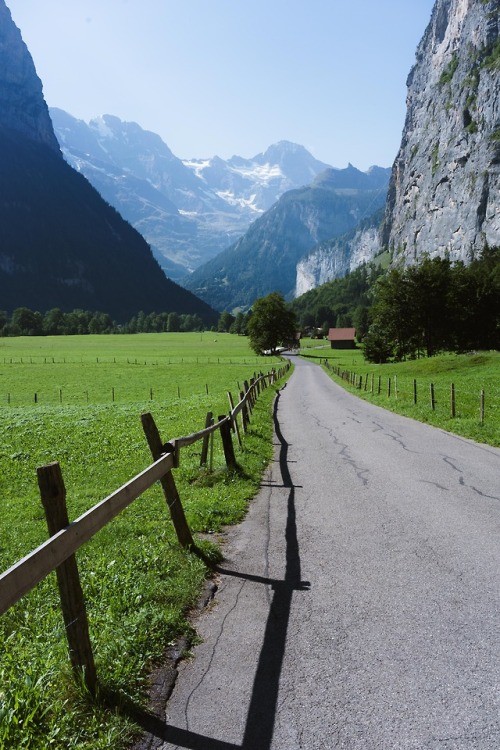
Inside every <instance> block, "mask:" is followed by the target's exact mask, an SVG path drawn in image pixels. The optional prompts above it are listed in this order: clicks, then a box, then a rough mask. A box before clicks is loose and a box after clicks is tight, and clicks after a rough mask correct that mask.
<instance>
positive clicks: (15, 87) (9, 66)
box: [0, 0, 59, 152]
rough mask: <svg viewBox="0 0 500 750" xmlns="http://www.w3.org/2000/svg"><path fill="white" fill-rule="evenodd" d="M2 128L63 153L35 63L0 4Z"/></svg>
mask: <svg viewBox="0 0 500 750" xmlns="http://www.w3.org/2000/svg"><path fill="white" fill-rule="evenodd" d="M0 128H2V129H7V130H11V131H14V132H16V133H18V134H20V135H22V136H25V137H27V138H29V139H30V140H32V141H35V142H37V143H41V144H44V145H46V146H49V147H50V148H51V149H53V150H54V151H57V152H59V144H58V142H57V138H56V137H55V135H54V131H53V128H52V123H51V120H50V117H49V110H48V108H47V105H46V103H45V100H44V98H43V94H42V82H41V81H40V79H39V78H38V76H37V74H36V70H35V66H34V63H33V59H32V57H31V55H30V53H29V51H28V48H27V47H26V45H25V44H24V42H23V40H22V37H21V32H20V31H19V29H18V28H17V26H16V25H15V24H14V22H13V20H12V17H11V14H10V10H9V9H8V8H7V6H6V5H5V2H4V0H0Z"/></svg>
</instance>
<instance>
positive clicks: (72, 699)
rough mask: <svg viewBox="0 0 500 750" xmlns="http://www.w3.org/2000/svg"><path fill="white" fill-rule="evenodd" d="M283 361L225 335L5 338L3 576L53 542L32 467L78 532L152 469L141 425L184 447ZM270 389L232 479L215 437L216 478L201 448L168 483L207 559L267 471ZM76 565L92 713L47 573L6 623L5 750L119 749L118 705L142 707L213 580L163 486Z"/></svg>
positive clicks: (1, 632)
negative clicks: (97, 697) (50, 476)
mask: <svg viewBox="0 0 500 750" xmlns="http://www.w3.org/2000/svg"><path fill="white" fill-rule="evenodd" d="M278 362H279V360H278V359H277V358H272V357H265V358H264V357H257V356H256V355H255V354H253V352H252V351H251V350H250V348H249V345H248V341H247V339H246V338H244V337H240V336H231V335H229V334H220V333H218V334H214V333H192V334H156V335H154V334H149V335H147V334H142V335H141V334H139V335H134V336H72V337H64V336H58V337H53V338H50V337H44V338H37V337H30V338H4V339H1V340H0V411H1V417H2V419H1V425H0V435H1V438H0V489H1V494H2V519H1V522H0V568H1V570H5V569H6V568H8V567H9V566H10V565H12V564H13V563H14V562H15V561H16V560H18V559H19V558H21V557H22V556H23V555H25V554H27V553H28V552H29V551H31V550H32V549H34V548H35V547H36V546H37V545H38V544H40V543H42V542H43V541H45V540H46V538H47V530H46V524H45V519H44V514H43V509H42V505H41V501H40V498H39V494H38V486H37V479H36V467H37V466H41V465H45V464H47V463H50V462H51V461H54V460H57V461H59V463H60V464H61V469H62V472H63V476H64V480H65V485H66V491H67V504H68V511H69V516H70V520H71V519H74V518H76V517H78V516H79V515H81V514H82V513H83V512H85V510H87V509H88V508H90V507H92V506H93V505H94V504H95V503H97V502H98V501H100V500H102V499H103V498H104V497H105V496H106V495H108V494H109V493H110V492H112V491H113V490H115V489H117V488H118V487H119V486H120V485H121V484H123V483H124V482H126V481H127V480H128V479H130V478H131V477H132V476H134V475H135V474H136V473H138V472H140V471H142V469H144V468H145V467H146V466H148V465H149V464H150V463H151V456H150V453H149V449H148V447H147V443H146V440H145V438H144V436H143V433H142V428H141V424H140V414H141V413H142V412H144V411H150V412H151V413H152V414H153V416H154V418H155V420H156V422H157V424H158V428H159V430H160V433H161V436H162V438H163V440H165V441H166V440H168V439H172V438H174V437H180V436H183V435H188V434H190V433H191V432H194V431H195V430H198V429H201V428H202V427H203V426H204V421H205V417H206V414H207V412H208V411H212V412H213V413H214V415H216V416H217V415H218V414H225V413H227V412H228V399H227V391H231V392H232V393H233V396H234V397H235V398H236V396H237V395H238V386H239V385H240V386H241V385H242V383H243V381H244V380H248V379H249V378H250V377H252V376H253V374H254V372H259V371H261V370H262V371H263V372H268V371H269V370H270V369H271V368H272V367H273V365H277V364H278ZM275 390H276V389H275V388H274V387H272V388H269V389H267V390H266V391H264V392H263V394H261V396H260V397H259V399H258V401H257V405H256V408H255V409H254V411H253V414H252V417H251V425H250V429H249V432H248V433H247V435H246V436H245V438H244V450H243V451H240V450H239V449H238V448H237V447H236V446H235V450H236V456H237V460H238V462H239V463H240V465H241V471H240V472H238V473H230V472H228V471H227V470H226V469H225V468H224V467H225V464H224V458H223V453H222V449H221V446H220V445H219V442H220V441H219V440H218V439H217V437H216V438H215V440H214V452H213V471H212V472H209V471H208V469H206V468H204V469H203V468H201V469H200V466H199V464H200V450H201V446H200V444H199V443H197V444H195V445H193V446H192V447H191V448H189V449H187V450H185V451H183V453H182V461H181V466H180V468H179V469H176V470H175V480H176V483H177V486H178V489H179V494H180V497H181V499H182V501H183V505H184V508H185V512H186V516H187V519H188V522H189V524H190V526H191V529H192V531H193V533H194V534H195V536H196V538H197V541H198V543H199V544H200V546H202V548H203V549H204V551H205V553H206V555H207V556H208V557H209V558H210V557H211V558H212V559H214V560H215V559H218V557H219V556H220V544H222V543H223V536H221V535H220V532H221V530H223V527H224V526H225V525H226V524H232V523H235V522H237V521H239V520H240V519H241V518H242V517H243V516H244V514H245V510H246V508H247V504H248V501H249V499H250V498H251V497H253V495H254V494H255V492H256V491H257V490H258V487H259V483H260V479H261V475H262V472H263V470H264V468H265V467H266V465H267V464H268V462H269V460H270V458H271V455H272V439H271V436H272V419H271V404H272V400H273V396H274V393H275ZM8 394H10V395H8ZM35 394H37V398H36V400H35ZM113 398H114V400H113ZM77 561H78V566H79V570H80V575H81V579H82V587H83V591H84V595H85V598H86V601H87V609H88V616H89V622H90V630H91V633H90V635H91V640H92V644H93V649H94V656H95V660H96V667H97V673H98V679H99V683H100V691H101V693H100V694H101V698H102V700H101V701H98V702H97V703H93V702H92V701H91V700H90V699H89V697H88V696H87V695H86V694H85V690H84V689H83V687H81V686H76V685H75V684H74V683H73V678H72V674H71V669H70V666H69V660H68V655H67V643H66V638H65V634H64V627H63V620H62V615H61V612H60V609H59V604H58V594H57V588H56V581H55V575H54V574H52V575H51V576H49V577H48V578H47V579H45V580H44V581H43V582H42V583H41V584H39V585H38V586H37V587H36V588H35V589H34V590H33V591H32V592H31V593H30V594H29V595H27V596H26V597H24V598H23V599H22V600H21V601H20V602H18V604H16V605H15V606H14V607H12V608H11V609H10V610H9V611H8V612H7V613H5V614H4V615H3V616H2V617H1V618H0V642H1V656H0V747H1V748H23V747H26V748H28V747H29V748H30V749H33V750H38V749H40V750H42V748H43V750H46V749H47V748H49V747H50V748H61V749H62V748H64V749H65V750H67V749H68V748H72V749H73V748H74V749H75V750H76V749H77V748H78V750H83V749H85V750H90V749H92V750H99V748H114V750H118V749H119V748H123V747H127V746H128V743H129V741H130V738H131V737H132V736H133V734H134V732H135V731H136V728H135V726H134V724H133V721H132V720H131V719H129V718H127V710H126V706H127V705H128V704H130V703H131V704H134V705H140V704H144V701H145V700H146V691H147V684H148V671H149V669H150V667H151V666H152V665H154V664H155V663H156V662H158V661H159V660H160V659H161V657H162V656H163V655H164V653H165V651H166V649H167V647H168V646H169V645H171V644H173V643H174V642H176V641H177V639H179V638H181V637H185V638H187V642H188V643H189V641H190V640H191V639H192V638H193V632H192V629H191V625H190V623H189V619H188V616H187V615H188V612H189V609H190V608H191V607H192V606H193V605H194V604H195V602H196V601H197V598H198V596H199V593H200V590H201V587H202V585H203V582H204V580H205V578H206V577H207V576H209V575H210V570H209V569H208V568H207V566H206V565H205V564H204V563H203V562H202V561H201V560H200V559H199V558H198V557H196V556H194V555H193V554H191V553H189V552H186V551H183V550H182V549H181V548H180V547H179V545H178V543H177V540H176V538H175V535H174V532H173V529H172V525H171V522H170V519H169V515H168V511H167V508H166V503H165V500H164V498H163V495H162V492H161V489H160V487H159V486H155V487H154V488H152V489H151V490H149V491H148V492H146V493H145V494H144V495H143V496H142V497H141V498H139V499H138V500H137V501H136V502H134V503H133V504H132V505H131V506H130V507H129V508H128V509H127V510H125V511H124V512H123V513H122V514H120V516H118V517H117V518H116V519H115V520H114V521H112V522H111V523H110V524H109V525H108V526H107V527H105V528H104V529H103V530H102V531H100V532H99V533H98V534H97V535H96V536H95V537H94V538H93V539H92V540H91V541H90V542H89V543H87V544H86V545H84V547H83V548H82V549H81V550H80V551H79V552H78V553H77ZM110 698H112V700H111V703H110ZM116 706H118V708H117V707H116Z"/></svg>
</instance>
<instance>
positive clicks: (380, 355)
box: [291, 247, 500, 363]
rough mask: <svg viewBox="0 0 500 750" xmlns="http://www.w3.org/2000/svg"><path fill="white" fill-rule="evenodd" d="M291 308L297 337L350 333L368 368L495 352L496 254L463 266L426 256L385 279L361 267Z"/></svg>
mask: <svg viewBox="0 0 500 750" xmlns="http://www.w3.org/2000/svg"><path fill="white" fill-rule="evenodd" d="M291 306H292V309H293V310H294V311H295V313H296V314H297V318H298V321H299V326H300V328H301V329H308V328H309V329H310V328H320V329H323V333H326V331H327V329H328V328H330V327H334V328H342V327H350V326H354V327H355V328H356V333H357V338H358V341H359V342H361V343H362V344H363V346H364V352H365V357H366V358H367V359H368V360H369V361H372V362H378V363H382V362H388V361H401V360H404V359H410V358H415V357H419V356H432V355H434V354H437V353H438V352H443V351H453V352H464V351H469V350H476V349H482V350H484V349H500V248H498V247H497V248H489V247H485V249H484V250H483V251H482V253H480V254H479V255H478V256H477V257H473V258H472V259H471V261H470V263H468V264H466V263H464V262H462V261H451V260H450V259H449V258H430V257H427V256H426V257H424V258H423V259H422V260H421V261H420V262H419V263H416V264H414V265H411V266H406V267H402V268H394V267H393V268H390V269H389V270H388V271H385V272H384V271H383V270H382V268H381V267H380V266H376V265H373V264H372V265H367V266H362V267H360V268H358V269H356V270H355V271H354V272H353V273H351V274H348V275H347V276H345V277H344V278H341V279H334V280H333V281H330V282H328V283H327V284H324V285H323V286H321V287H318V288H317V289H313V290H311V291H310V292H307V294H304V295H303V296H301V297H299V298H298V299H296V300H294V302H293V303H291Z"/></svg>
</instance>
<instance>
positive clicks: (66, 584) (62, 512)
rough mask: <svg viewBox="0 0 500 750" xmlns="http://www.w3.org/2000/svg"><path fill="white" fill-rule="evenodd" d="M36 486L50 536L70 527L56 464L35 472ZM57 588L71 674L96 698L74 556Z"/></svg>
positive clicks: (63, 566)
mask: <svg viewBox="0 0 500 750" xmlns="http://www.w3.org/2000/svg"><path fill="white" fill-rule="evenodd" d="M37 476H38V487H39V488H40V497H41V499H42V503H43V507H44V510H45V517H46V519H47V526H48V529H49V534H50V536H54V534H57V533H58V532H59V531H61V530H62V529H64V528H66V527H67V526H69V519H68V511H67V508H66V488H65V486H64V480H63V477H62V472H61V467H60V466H59V464H58V463H57V462H54V463H52V464H49V465H48V466H41V467H39V468H38V469H37ZM56 575H57V585H58V587H59V595H60V597H61V608H62V613H63V618H64V624H65V626H66V637H67V639H68V646H69V657H70V660H71V666H72V667H73V672H74V673H75V675H76V676H77V678H81V677H82V675H83V680H84V682H85V685H86V687H87V689H88V691H89V693H90V694H91V695H93V696H94V695H95V693H96V687H97V675H96V669H95V664H94V656H93V654H92V646H91V643H90V636H89V625H88V620H87V612H86V609H85V600H84V598H83V591H82V586H81V583H80V576H79V575H78V567H77V564H76V557H75V555H74V554H73V555H70V556H69V557H68V558H67V559H66V560H65V561H64V562H63V563H61V565H59V567H58V568H56Z"/></svg>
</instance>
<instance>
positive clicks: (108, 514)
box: [0, 363, 290, 695]
mask: <svg viewBox="0 0 500 750" xmlns="http://www.w3.org/2000/svg"><path fill="white" fill-rule="evenodd" d="M289 368H290V364H289V363H287V364H286V365H284V366H283V367H281V368H279V369H278V370H276V369H274V368H273V370H272V371H271V372H270V373H267V374H266V375H263V374H261V375H259V376H258V377H257V376H256V377H255V378H253V379H252V384H251V385H248V384H245V391H244V392H242V398H241V399H240V401H239V402H238V404H237V405H236V406H235V407H234V408H231V410H230V413H229V415H226V416H224V415H223V416H221V417H219V419H218V421H217V422H216V423H215V424H211V423H210V422H212V421H213V420H212V415H211V414H210V420H209V419H208V415H207V422H206V424H207V423H208V424H207V426H206V427H205V428H204V429H203V430H200V431H199V432H195V433H193V434H192V435H188V436H186V437H180V438H176V439H174V440H170V441H169V442H167V443H162V441H161V438H160V434H159V432H158V429H157V427H156V424H155V422H154V419H153V417H152V416H151V414H143V415H142V416H141V421H142V425H143V429H144V433H145V436H146V439H147V441H148V444H149V448H150V450H151V453H152V456H153V461H154V463H153V464H151V465H150V466H149V467H148V468H146V469H144V471H142V472H141V473H140V474H137V475H136V476H135V477H133V478H132V479H131V480H130V481H129V482H127V483H126V484H124V485H123V486H121V487H120V488H118V489H117V490H116V491H115V492H113V493H112V494H111V495H108V496H107V497H106V498H104V500H101V502H99V503H98V504H97V505H95V506H94V507H92V508H91V509H90V510H88V511H86V513H84V514H83V515H82V516H80V517H79V518H77V519H76V521H73V522H72V523H69V521H68V517H67V510H66V490H65V487H64V481H63V478H62V473H61V470H60V467H59V464H58V463H57V462H53V463H51V464H49V465H48V466H43V467H40V468H39V469H37V476H38V484H39V489H40V495H41V499H42V503H43V506H44V509H45V515H46V518H47V525H48V529H49V534H50V535H51V536H50V538H49V539H48V540H47V541H46V542H44V543H43V544H41V545H40V546H39V547H37V548H36V549H35V550H33V551H32V552H30V553H29V554H28V555H26V556H25V557H23V558H22V559H21V560H19V561H18V562H16V563H15V564H14V565H13V566H12V567H10V568H9V569H8V570H6V571H5V572H4V573H2V574H1V575H0V615H1V614H3V613H4V612H6V611H7V610H8V609H9V608H10V607H12V606H13V605H14V604H15V603H16V602H17V601H19V600H20V599H21V598H22V597H23V596H25V595H26V594H27V593H28V592H29V591H31V590H32V589H33V588H34V587H35V586H36V585H37V584H38V583H40V581H42V580H43V579H44V578H45V577H46V576H47V575H48V574H49V573H51V572H53V571H56V572H57V578H58V586H59V593H60V597H61V606H62V610H63V616H64V620H65V624H66V634H67V638H68V645H69V652H70V659H71V663H72V666H73V669H74V671H75V674H77V675H78V677H79V678H81V677H82V676H83V679H84V682H85V684H86V686H87V688H88V690H89V691H90V693H91V694H92V695H94V694H95V691H96V685H97V678H96V673H95V666H94V662H93V656H92V650H91V647H90V640H89V637H88V623H87V617H86V612H85V602H84V598H83V593H82V591H81V586H80V580H79V576H78V570H77V567H76V560H75V558H74V555H75V552H76V551H77V550H78V549H79V548H80V547H81V546H82V545H83V544H85V542H88V541H89V540H90V539H91V538H92V537H93V536H94V535H95V534H96V533H97V532H98V531H100V530H101V529H102V528H103V527H104V526H106V525H107V524H108V523H109V522H110V521H111V520H112V519H113V518H115V516H117V515H118V514H119V513H120V512H121V511H122V510H124V509H125V508H126V507H127V506H129V505H130V504H131V503H132V502H133V501H134V500H136V499H137V498H138V497H140V495H142V494H143V493H144V492H145V491H146V490H147V489H149V488H150V487H151V486H152V485H153V484H155V482H157V481H160V482H161V485H162V488H163V491H164V494H165V499H166V501H167V505H168V508H169V511H170V514H171V518H172V523H173V525H174V528H175V531H176V534H177V538H178V541H179V543H180V544H181V545H182V546H184V547H186V548H191V549H193V550H194V551H196V546H195V543H194V541H193V537H192V534H191V531H190V529H189V526H188V524H187V521H186V518H185V515H184V510H183V508H182V503H181V500H180V497H179V493H178V492H177V488H176V485H175V480H174V477H173V474H172V469H174V468H176V467H178V466H179V460H180V457H179V454H180V449H181V448H184V447H187V446H189V445H192V444H193V443H195V442H197V441H198V440H204V441H206V439H207V437H210V436H211V435H213V433H214V432H215V431H216V430H220V432H221V437H222V442H223V447H224V455H225V459H226V464H227V466H228V468H234V467H235V466H236V465H237V464H236V458H235V455H234V449H233V445H232V438H231V430H232V429H235V428H236V425H237V421H236V420H237V417H238V415H239V414H240V413H241V414H242V423H243V429H244V430H245V431H246V425H247V424H248V422H249V416H248V409H247V405H248V406H249V405H250V404H251V403H252V402H253V404H255V400H256V395H257V393H260V391H261V389H264V388H267V387H268V386H269V385H270V384H272V383H275V382H276V381H277V380H278V379H280V378H281V377H283V376H284V375H285V373H286V372H287V370H288V369H289Z"/></svg>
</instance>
